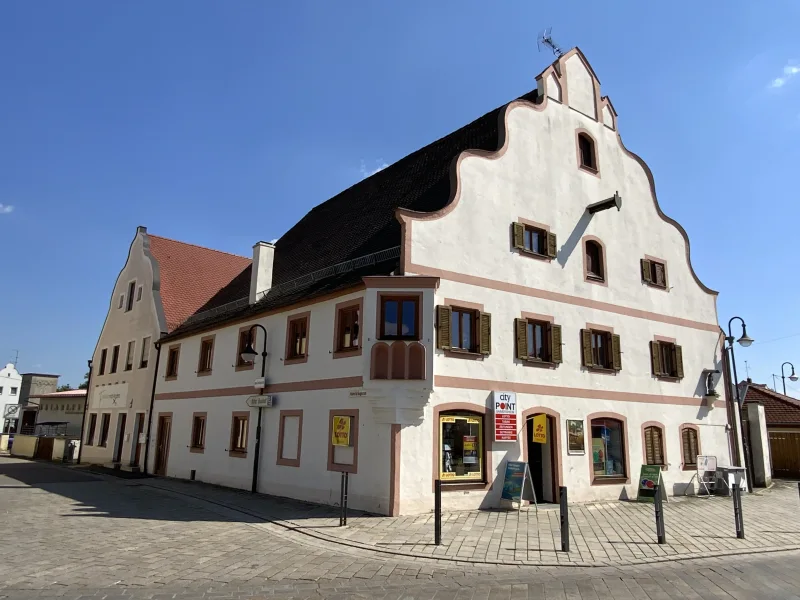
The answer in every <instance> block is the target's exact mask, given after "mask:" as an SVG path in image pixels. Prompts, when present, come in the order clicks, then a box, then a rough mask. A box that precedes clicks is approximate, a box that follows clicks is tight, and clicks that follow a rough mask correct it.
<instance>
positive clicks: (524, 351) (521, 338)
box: [514, 319, 528, 360]
mask: <svg viewBox="0 0 800 600" xmlns="http://www.w3.org/2000/svg"><path fill="white" fill-rule="evenodd" d="M514 329H515V330H516V334H517V335H516V338H517V358H519V359H520V360H528V321H526V320H525V319H514Z"/></svg>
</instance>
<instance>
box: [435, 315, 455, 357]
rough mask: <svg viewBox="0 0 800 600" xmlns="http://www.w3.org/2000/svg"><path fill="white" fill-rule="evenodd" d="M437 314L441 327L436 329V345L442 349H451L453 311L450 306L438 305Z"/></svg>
mask: <svg viewBox="0 0 800 600" xmlns="http://www.w3.org/2000/svg"><path fill="white" fill-rule="evenodd" d="M436 316H437V321H438V323H439V328H438V330H437V331H436V346H437V347H438V348H441V349H442V350H449V349H450V320H451V317H452V311H451V310H450V307H449V306H437V307H436Z"/></svg>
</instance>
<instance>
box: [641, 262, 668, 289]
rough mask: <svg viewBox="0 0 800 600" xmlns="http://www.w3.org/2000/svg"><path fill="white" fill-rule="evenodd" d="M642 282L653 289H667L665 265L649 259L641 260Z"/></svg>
mask: <svg viewBox="0 0 800 600" xmlns="http://www.w3.org/2000/svg"><path fill="white" fill-rule="evenodd" d="M641 265H642V281H644V282H645V283H647V284H650V285H652V286H655V287H660V288H665V289H666V287H667V265H666V264H665V263H663V262H660V261H657V260H653V259H651V258H643V259H642V260H641Z"/></svg>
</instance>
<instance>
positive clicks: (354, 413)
mask: <svg viewBox="0 0 800 600" xmlns="http://www.w3.org/2000/svg"><path fill="white" fill-rule="evenodd" d="M334 416H336V417H352V418H353V423H352V424H351V426H350V437H352V438H353V464H352V465H340V464H338V463H335V462H333V448H334V446H333V439H332V437H333V417H334ZM328 471H336V472H337V473H351V474H355V473H358V409H357V408H345V409H332V410H331V411H330V412H329V413H328Z"/></svg>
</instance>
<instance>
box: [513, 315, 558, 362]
mask: <svg viewBox="0 0 800 600" xmlns="http://www.w3.org/2000/svg"><path fill="white" fill-rule="evenodd" d="M514 331H515V337H516V342H517V358H518V359H520V360H527V361H531V362H541V363H552V364H557V363H560V362H562V360H563V359H562V352H561V325H556V324H554V323H551V322H549V321H544V320H540V319H515V320H514Z"/></svg>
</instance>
